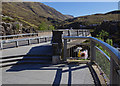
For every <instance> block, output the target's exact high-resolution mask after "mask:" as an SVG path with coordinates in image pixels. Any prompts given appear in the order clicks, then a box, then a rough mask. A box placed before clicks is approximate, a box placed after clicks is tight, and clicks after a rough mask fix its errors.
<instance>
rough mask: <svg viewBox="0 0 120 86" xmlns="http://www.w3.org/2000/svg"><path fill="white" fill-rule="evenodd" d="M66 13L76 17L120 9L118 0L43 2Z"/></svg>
mask: <svg viewBox="0 0 120 86" xmlns="http://www.w3.org/2000/svg"><path fill="white" fill-rule="evenodd" d="M42 3H44V4H45V5H48V6H50V7H53V8H55V9H56V10H57V11H59V12H61V13H62V14H65V15H73V16H74V17H78V16H84V15H91V14H96V13H106V12H110V11H113V10H117V9H118V3H117V2H42Z"/></svg>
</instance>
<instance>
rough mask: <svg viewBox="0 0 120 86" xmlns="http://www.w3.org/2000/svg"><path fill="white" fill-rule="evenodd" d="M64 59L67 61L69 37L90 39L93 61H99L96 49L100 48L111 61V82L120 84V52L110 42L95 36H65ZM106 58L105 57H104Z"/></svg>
mask: <svg viewBox="0 0 120 86" xmlns="http://www.w3.org/2000/svg"><path fill="white" fill-rule="evenodd" d="M63 39H64V61H67V44H68V42H67V40H68V39H83V40H89V41H90V60H91V62H92V63H97V61H96V59H97V57H96V50H99V51H100V52H101V53H102V54H103V55H104V56H105V57H106V58H107V59H108V62H109V61H110V70H109V71H110V84H120V82H119V81H120V52H119V51H118V50H117V49H115V48H114V47H112V46H110V45H109V44H107V43H105V42H103V41H101V40H98V39H97V38H94V37H79V36H64V37H63ZM96 44H99V45H100V46H102V48H103V49H105V50H106V51H107V52H108V53H109V54H110V58H109V57H108V56H107V55H106V54H105V53H104V52H103V51H102V50H100V49H99V48H97V47H96ZM103 59H104V58H103Z"/></svg>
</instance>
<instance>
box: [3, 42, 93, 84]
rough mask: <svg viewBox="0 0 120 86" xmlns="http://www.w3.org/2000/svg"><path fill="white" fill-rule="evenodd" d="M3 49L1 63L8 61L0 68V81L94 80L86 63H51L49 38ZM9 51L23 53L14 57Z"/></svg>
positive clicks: (17, 82) (9, 82)
mask: <svg viewBox="0 0 120 86" xmlns="http://www.w3.org/2000/svg"><path fill="white" fill-rule="evenodd" d="M2 52H3V55H2V61H3V64H5V65H8V66H5V67H3V68H2V84H51V85H55V84H94V82H95V80H94V78H93V77H92V75H91V71H90V69H89V66H88V65H87V64H73V63H71V64H65V63H61V64H52V60H51V59H52V45H51V44H50V43H49V42H48V43H40V44H34V45H29V46H22V47H18V48H10V49H5V50H2ZM15 52H16V53H15ZM10 55H14V56H16V55H19V56H20V55H23V56H21V57H19V56H18V57H14V59H16V58H19V60H18V61H17V60H15V61H14V59H13V58H12V57H11V56H10ZM24 55H25V56H24ZM6 57H7V58H6ZM45 58H46V59H45ZM48 58H49V60H48ZM20 59H21V60H20ZM5 61H8V62H7V63H6V62H5ZM4 62H5V63H4ZM9 64H12V65H11V66H10V65H9ZM13 86H14V85H13Z"/></svg>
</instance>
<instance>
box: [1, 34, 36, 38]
mask: <svg viewBox="0 0 120 86" xmlns="http://www.w3.org/2000/svg"><path fill="white" fill-rule="evenodd" d="M35 35H36V36H38V33H26V34H17V35H6V36H0V39H6V38H14V37H24V36H35Z"/></svg>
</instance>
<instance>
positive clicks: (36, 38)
mask: <svg viewBox="0 0 120 86" xmlns="http://www.w3.org/2000/svg"><path fill="white" fill-rule="evenodd" d="M48 38H52V37H49V36H45V37H44V36H41V37H34V38H24V39H14V40H1V41H0V44H1V49H3V44H6V43H13V42H15V43H16V47H18V46H19V44H18V42H20V41H28V45H29V44H30V43H31V42H30V40H38V43H39V39H45V42H47V41H48V40H47V39H48Z"/></svg>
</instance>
